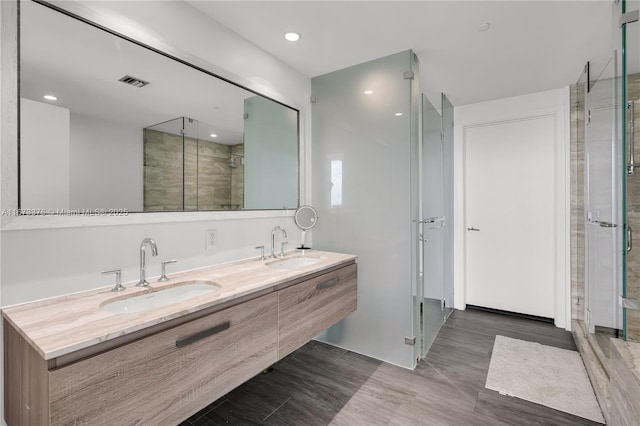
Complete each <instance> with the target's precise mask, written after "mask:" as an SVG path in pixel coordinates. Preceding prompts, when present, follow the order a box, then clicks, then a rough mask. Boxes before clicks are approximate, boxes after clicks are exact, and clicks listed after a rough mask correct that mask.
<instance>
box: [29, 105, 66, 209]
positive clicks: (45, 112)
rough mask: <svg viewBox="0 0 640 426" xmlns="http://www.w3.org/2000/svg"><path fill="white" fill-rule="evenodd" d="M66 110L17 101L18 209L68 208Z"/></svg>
mask: <svg viewBox="0 0 640 426" xmlns="http://www.w3.org/2000/svg"><path fill="white" fill-rule="evenodd" d="M69 116H70V114H69V110H68V109H66V108H61V107H58V106H54V105H49V104H45V103H42V102H35V101H32V100H29V99H23V98H21V99H20V207H21V208H22V209H68V208H69V120H70V118H69Z"/></svg>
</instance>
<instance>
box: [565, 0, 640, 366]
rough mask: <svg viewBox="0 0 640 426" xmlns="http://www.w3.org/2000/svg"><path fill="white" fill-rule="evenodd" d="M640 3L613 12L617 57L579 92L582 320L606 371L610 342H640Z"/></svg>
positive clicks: (590, 74) (585, 77) (598, 66)
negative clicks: (638, 146)
mask: <svg viewBox="0 0 640 426" xmlns="http://www.w3.org/2000/svg"><path fill="white" fill-rule="evenodd" d="M639 4H640V2H637V1H626V0H622V1H621V2H618V3H616V4H614V5H613V6H612V7H613V8H614V9H613V11H614V13H613V25H614V31H613V40H612V56H611V57H610V58H607V59H606V60H603V61H599V62H595V63H588V64H587V65H586V66H585V70H584V72H583V74H582V75H581V77H580V79H579V81H578V84H577V85H576V87H577V94H576V99H577V104H578V111H577V113H578V115H580V114H583V117H584V119H583V120H582V121H583V122H584V125H583V127H582V129H584V175H583V177H584V218H583V219H584V221H583V222H582V223H583V224H584V227H583V229H584V243H585V244H584V257H583V259H584V262H585V263H584V284H585V286H584V290H585V295H584V296H585V298H584V300H585V303H584V312H583V315H584V316H583V318H584V323H585V325H586V326H587V327H586V328H587V330H588V333H587V334H588V338H589V340H590V341H591V346H592V347H593V348H594V350H595V352H596V354H597V355H598V357H599V358H600V361H601V363H602V365H603V366H604V367H605V370H607V371H608V360H609V342H610V338H611V337H613V338H616V337H617V338H624V339H629V340H636V341H640V310H638V300H639V298H640V248H638V247H634V239H636V240H637V235H638V234H637V232H638V231H640V161H639V160H638V159H637V158H638V157H637V153H638V154H640V151H637V149H636V146H635V145H636V142H637V141H638V138H639V137H640V133H639V131H638V129H639V128H638V126H636V125H635V123H638V120H640V111H638V109H639V108H638V107H640V105H638V103H639V99H640V32H639V27H640V24H638V22H637V20H638V9H639ZM578 122H580V120H578ZM580 130H581V129H578V131H577V134H578V137H581V135H580ZM579 178H580V176H578V185H579V186H580V183H581V182H580V179H579ZM579 231H580V230H578V232H579ZM634 233H635V234H636V235H635V236H634ZM634 237H635V238H634ZM580 269H581V268H580V267H578V270H580ZM581 278H582V277H580V276H579V277H578V280H580V279H581Z"/></svg>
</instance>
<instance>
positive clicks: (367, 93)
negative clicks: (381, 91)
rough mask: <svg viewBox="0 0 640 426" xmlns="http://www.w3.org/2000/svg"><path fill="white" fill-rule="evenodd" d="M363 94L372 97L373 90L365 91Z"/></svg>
mask: <svg viewBox="0 0 640 426" xmlns="http://www.w3.org/2000/svg"><path fill="white" fill-rule="evenodd" d="M364 94H365V95H373V90H365V91H364Z"/></svg>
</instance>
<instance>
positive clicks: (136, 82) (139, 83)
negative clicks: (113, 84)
mask: <svg viewBox="0 0 640 426" xmlns="http://www.w3.org/2000/svg"><path fill="white" fill-rule="evenodd" d="M118 81H121V82H123V83H127V84H130V85H132V86H135V87H144V86H146V85H147V84H149V82H148V81H144V80H140V79H139V78H135V77H131V76H130V75H125V76H124V77H122V78H121V79H120V80H118Z"/></svg>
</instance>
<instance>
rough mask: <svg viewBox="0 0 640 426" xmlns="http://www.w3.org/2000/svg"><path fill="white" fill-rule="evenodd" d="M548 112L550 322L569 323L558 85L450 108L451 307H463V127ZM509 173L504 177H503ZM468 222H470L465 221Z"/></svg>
mask: <svg viewBox="0 0 640 426" xmlns="http://www.w3.org/2000/svg"><path fill="white" fill-rule="evenodd" d="M539 116H553V117H555V120H556V123H557V126H556V128H555V135H556V139H555V140H556V141H557V144H556V146H555V149H556V161H555V165H554V167H553V170H550V171H549V172H550V173H554V174H555V182H556V188H555V194H554V199H555V206H556V208H555V212H554V217H555V223H554V224H550V228H549V231H550V232H552V233H553V240H554V241H555V253H556V260H555V268H554V271H553V277H554V280H555V283H554V289H555V297H554V300H555V304H554V307H553V311H554V313H555V314H554V318H555V323H556V325H557V326H558V327H565V328H567V329H569V327H570V326H571V318H570V317H571V309H570V301H571V297H570V291H571V280H570V275H569V274H570V268H569V266H568V265H569V259H570V252H569V250H570V246H569V241H570V236H569V231H570V227H569V215H570V208H569V203H570V190H569V184H570V180H569V171H570V167H569V89H568V88H563V89H557V90H551V91H545V92H540V93H533V94H529V95H523V96H517V97H512V98H507V99H500V100H496V101H490V102H482V103H478V104H473V105H465V106H462V107H458V108H456V109H455V120H454V121H455V129H454V247H455V248H454V307H455V308H457V309H464V308H465V306H466V283H465V279H464V277H465V237H466V233H467V231H466V230H465V228H466V226H467V225H466V224H465V205H464V200H465V187H464V164H465V163H464V155H463V154H464V149H463V148H464V140H465V129H468V128H472V127H477V126H481V125H483V124H489V123H500V122H507V121H510V120H518V119H523V118H526V117H539ZM507 178H508V176H505V179H507ZM469 225H471V224H469Z"/></svg>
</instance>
